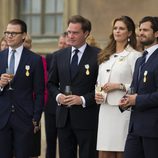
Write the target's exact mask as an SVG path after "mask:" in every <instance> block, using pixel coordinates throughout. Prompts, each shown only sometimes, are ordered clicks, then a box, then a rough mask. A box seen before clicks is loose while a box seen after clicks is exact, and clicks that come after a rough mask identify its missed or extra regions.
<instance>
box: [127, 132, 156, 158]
mask: <svg viewBox="0 0 158 158" xmlns="http://www.w3.org/2000/svg"><path fill="white" fill-rule="evenodd" d="M125 158H158V138H150V137H141V136H137V135H135V134H132V133H130V134H128V137H127V141H126V146H125Z"/></svg>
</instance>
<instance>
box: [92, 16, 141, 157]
mask: <svg viewBox="0 0 158 158" xmlns="http://www.w3.org/2000/svg"><path fill="white" fill-rule="evenodd" d="M135 49H136V34H135V24H134V22H133V20H132V19H131V18H130V17H128V16H121V17H118V18H116V19H115V20H114V22H113V25H112V33H111V35H110V41H109V43H108V45H107V46H106V48H105V49H104V50H102V51H101V52H100V53H99V55H98V63H99V73H98V79H97V86H98V85H99V86H101V87H102V88H101V89H102V92H97V91H96V94H95V99H96V102H97V103H98V104H101V106H100V111H99V123H98V137H97V150H99V151H102V152H101V155H99V158H123V152H124V147H125V141H126V137H127V132H128V125H129V119H130V114H131V112H130V111H126V112H124V113H121V111H120V109H119V107H118V104H119V101H120V99H121V98H122V96H124V95H125V94H126V91H127V90H128V88H129V86H130V84H131V81H132V75H133V70H134V65H135V61H136V59H137V58H138V57H139V56H140V55H141V53H140V52H138V51H136V50H135Z"/></svg>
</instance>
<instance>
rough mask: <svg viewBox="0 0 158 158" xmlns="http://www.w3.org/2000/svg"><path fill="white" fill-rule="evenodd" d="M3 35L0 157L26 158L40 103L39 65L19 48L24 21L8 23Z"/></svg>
mask: <svg viewBox="0 0 158 158" xmlns="http://www.w3.org/2000/svg"><path fill="white" fill-rule="evenodd" d="M4 34H5V37H6V40H7V43H8V45H9V48H8V49H6V50H4V51H2V52H1V53H0V157H1V158H11V157H13V155H15V157H16V158H28V157H29V156H30V148H31V145H32V137H33V132H36V131H37V130H38V123H39V121H40V118H41V113H42V108H43V104H44V95H43V94H44V75H43V64H42V59H41V57H40V56H39V55H37V54H35V53H33V52H31V51H30V50H28V49H26V48H25V47H24V46H23V42H24V39H25V37H26V34H27V26H26V24H25V22H24V21H22V20H20V19H13V20H11V21H10V22H9V24H8V25H7V29H6V31H5V32H4ZM11 76H12V77H13V78H11ZM33 94H34V95H33ZM4 142H5V143H4Z"/></svg>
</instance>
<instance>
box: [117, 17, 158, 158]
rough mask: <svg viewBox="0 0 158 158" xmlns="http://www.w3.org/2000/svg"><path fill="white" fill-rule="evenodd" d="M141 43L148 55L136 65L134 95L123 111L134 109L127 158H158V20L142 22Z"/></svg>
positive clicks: (122, 102)
mask: <svg viewBox="0 0 158 158" xmlns="http://www.w3.org/2000/svg"><path fill="white" fill-rule="evenodd" d="M139 31H140V42H141V43H142V44H143V45H144V47H145V52H144V54H143V56H142V57H140V58H139V59H138V60H137V62H136V65H135V71H134V76H133V81H132V85H131V87H133V88H134V90H135V92H136V93H135V94H133V95H128V96H127V97H125V99H122V100H121V103H120V105H121V106H122V107H126V106H132V113H131V119H130V126H129V134H128V137H127V141H126V146H125V158H156V157H158V44H157V42H158V20H157V18H155V17H151V16H148V17H144V18H143V19H142V20H141V21H140V25H139Z"/></svg>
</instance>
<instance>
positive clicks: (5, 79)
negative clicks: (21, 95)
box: [0, 73, 10, 88]
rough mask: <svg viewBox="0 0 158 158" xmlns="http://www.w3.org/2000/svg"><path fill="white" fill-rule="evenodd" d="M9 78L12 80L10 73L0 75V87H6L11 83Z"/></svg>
mask: <svg viewBox="0 0 158 158" xmlns="http://www.w3.org/2000/svg"><path fill="white" fill-rule="evenodd" d="M9 80H10V75H9V74H6V73H4V74H2V75H1V77H0V87H2V88H4V87H5V86H6V85H7V84H8V83H9Z"/></svg>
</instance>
